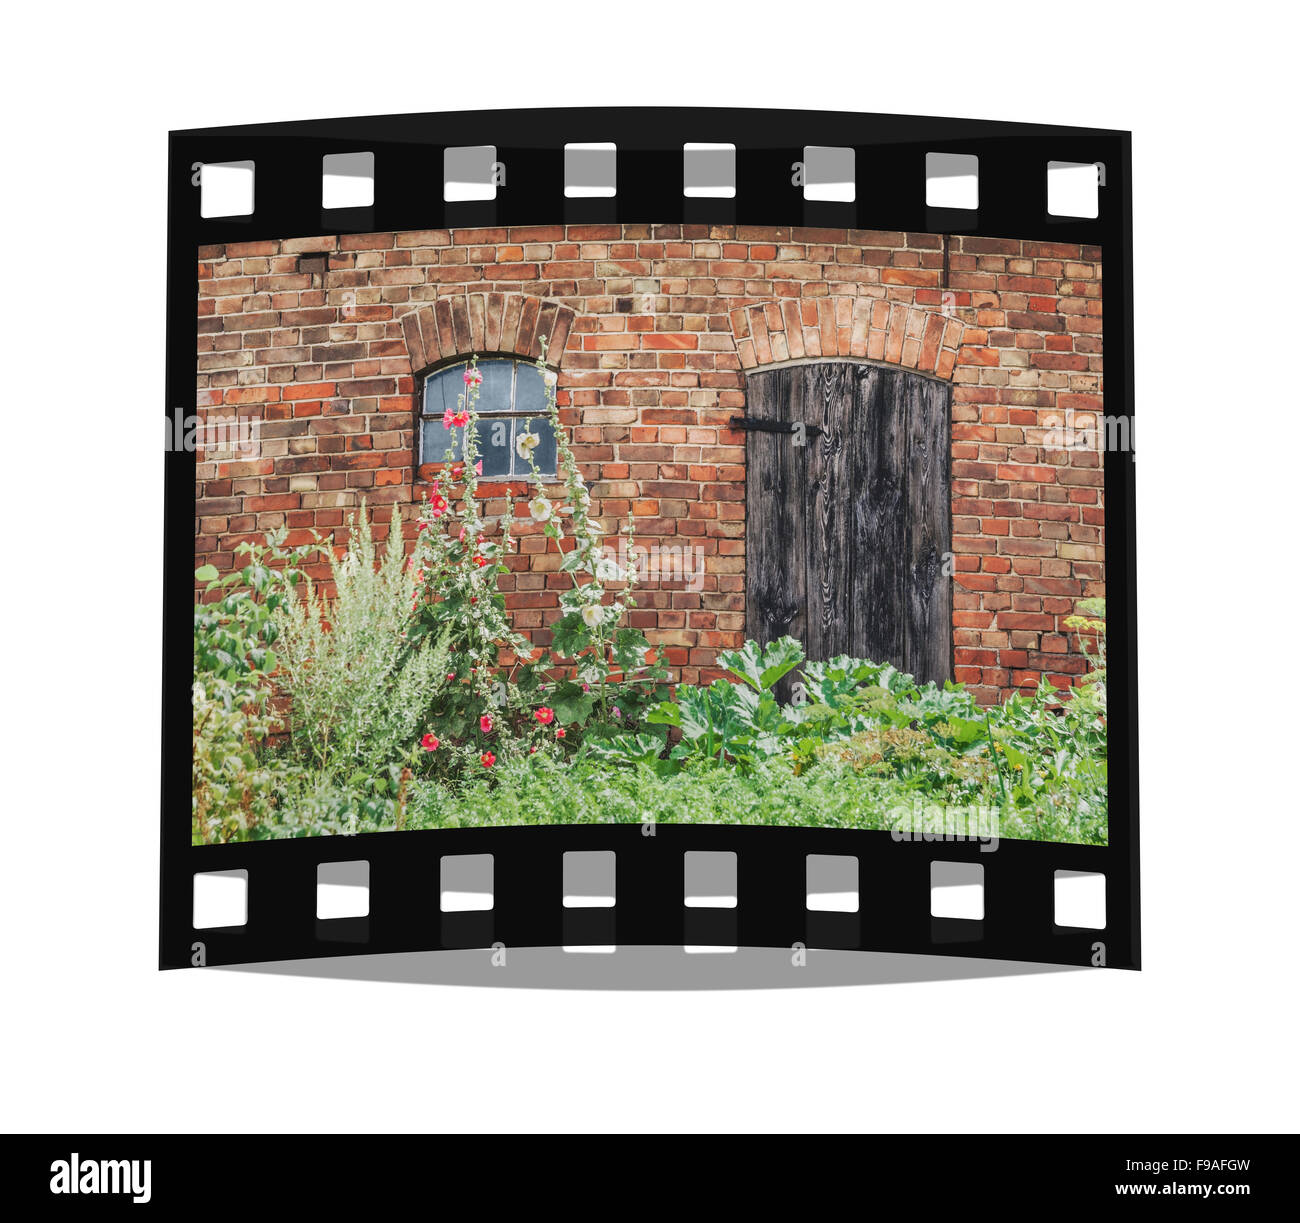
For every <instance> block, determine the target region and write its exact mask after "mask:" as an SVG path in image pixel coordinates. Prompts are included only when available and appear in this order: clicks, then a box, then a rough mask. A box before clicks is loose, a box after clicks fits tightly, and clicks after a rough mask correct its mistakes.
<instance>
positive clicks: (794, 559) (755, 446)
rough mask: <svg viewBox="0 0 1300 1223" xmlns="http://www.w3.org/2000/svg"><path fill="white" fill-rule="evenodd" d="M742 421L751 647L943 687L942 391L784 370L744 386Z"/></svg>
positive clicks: (946, 438) (821, 367) (948, 671)
mask: <svg viewBox="0 0 1300 1223" xmlns="http://www.w3.org/2000/svg"><path fill="white" fill-rule="evenodd" d="M746 421H747V422H748V429H747V436H746V443H745V456H746V457H745V461H746V477H745V480H746V484H745V508H746V525H745V554H746V560H745V572H746V581H745V601H746V622H747V632H748V634H749V636H751V637H753V638H754V639H755V640H756V641H759V642H764V643H765V642H768V641H771V640H773V639H774V638H777V637H780V636H782V635H785V634H789V635H790V636H792V637H795V638H797V639H798V640H799V641H801V642H802V643H803V646H804V649H805V650H806V651H807V654H808V657H809V658H811V659H826V658H831V657H834V656H835V655H837V654H848V655H851V656H853V657H856V658H870V659H873V660H874V661H877V662H891V663H893V664H894V665H895V666H896V667H899V668H900V669H901V670H904V671H907V672H910V673H911V674H913V675H915V676H916V677H917V679H919V680H921V681H926V680H936V681H939V682H942V681H943V680H946V679H950V678H951V677H952V577H951V569H950V566H948V565H946V564H945V561H946V560H947V559H948V557H949V556H950V554H951V549H952V501H951V493H950V481H949V470H950V456H951V448H950V447H951V443H950V437H951V434H950V426H949V389H948V386H947V385H946V384H945V383H942V382H938V381H936V380H934V379H932V378H923V377H921V376H920V375H919V374H913V373H909V372H907V371H904V370H894V369H883V368H881V367H879V366H874V365H854V364H851V363H848V362H841V361H820V362H815V363H811V364H807V365H795V366H787V367H785V368H783V369H776V370H768V371H765V372H761V373H757V374H751V375H750V376H749V379H748V391H747V406H746ZM764 426H767V427H766V428H765V427H764ZM774 427H775V428H776V429H782V430H784V431H773V428H774Z"/></svg>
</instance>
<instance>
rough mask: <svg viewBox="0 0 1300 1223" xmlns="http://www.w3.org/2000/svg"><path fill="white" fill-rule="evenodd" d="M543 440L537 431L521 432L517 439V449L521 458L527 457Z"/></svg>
mask: <svg viewBox="0 0 1300 1223" xmlns="http://www.w3.org/2000/svg"><path fill="white" fill-rule="evenodd" d="M541 441H542V439H541V438H540V437H539V436H538V435H537V434H536V433H521V434H520V435H519V436H518V438H516V439H515V449H516V450H517V451H519V457H520V458H521V459H526V458H528V456H529V455H531V454H532V453H533V451H534V450H536V449H537V447H538V446H539V445H541Z"/></svg>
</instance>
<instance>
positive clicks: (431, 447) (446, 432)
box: [420, 416, 463, 463]
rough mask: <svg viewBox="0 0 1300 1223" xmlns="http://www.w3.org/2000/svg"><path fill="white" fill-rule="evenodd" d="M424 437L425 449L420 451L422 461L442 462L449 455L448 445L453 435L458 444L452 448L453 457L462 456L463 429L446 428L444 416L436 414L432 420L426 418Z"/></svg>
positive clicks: (423, 425) (423, 426)
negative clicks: (461, 439) (444, 426)
mask: <svg viewBox="0 0 1300 1223" xmlns="http://www.w3.org/2000/svg"><path fill="white" fill-rule="evenodd" d="M422 428H423V433H424V439H423V449H422V450H421V451H420V462H421V463H441V462H443V461H444V460H445V459H446V457H447V446H448V445H449V443H450V442H451V439H452V435H453V434H454V435H455V437H456V445H455V447H454V448H453V450H452V455H451V457H452V458H453V459H458V458H460V454H461V444H460V435H461V433H462V432H463V430H461V429H445V428H443V424H442V417H441V416H436V417H434V418H433V419H432V420H426V421H424V422H423V424H422Z"/></svg>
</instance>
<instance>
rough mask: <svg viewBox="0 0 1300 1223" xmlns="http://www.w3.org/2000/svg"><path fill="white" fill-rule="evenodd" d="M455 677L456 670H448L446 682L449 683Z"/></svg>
mask: <svg viewBox="0 0 1300 1223" xmlns="http://www.w3.org/2000/svg"><path fill="white" fill-rule="evenodd" d="M455 678H456V672H455V671H448V672H447V682H448V683H451V681H452V680H454V679H455Z"/></svg>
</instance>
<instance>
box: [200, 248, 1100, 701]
mask: <svg viewBox="0 0 1300 1223" xmlns="http://www.w3.org/2000/svg"><path fill="white" fill-rule="evenodd" d="M543 333H545V334H548V335H550V336H551V337H553V341H552V348H551V352H550V357H551V358H552V359H553V360H557V361H558V363H559V366H560V377H559V401H560V405H561V409H562V415H563V418H564V420H565V421H566V423H567V424H568V425H569V426H570V427H571V428H572V430H573V436H574V441H575V452H576V454H577V457H578V460H579V462H580V464H581V466H582V467H583V470H584V472H585V474H586V476H587V479H588V481H589V482H590V483H591V486H592V495H593V501H594V506H595V510H596V512H597V513H598V515H600V516H602V517H604V519H605V520H606V524H607V525H610V521H611V520H612V519H613V518H619V519H622V518H625V517H626V516H627V515H628V514H629V513H630V514H632V515H633V516H634V518H635V519H636V523H637V535H638V539H639V540H640V541H641V542H643V543H654V542H659V541H662V542H664V543H666V544H668V545H670V546H671V545H677V546H680V545H682V544H689V545H691V546H697V547H698V548H699V549H701V550H702V554H703V557H704V579H703V589H702V590H698V591H690V590H687V589H684V588H683V584H682V583H680V582H679V583H675V584H673V583H667V584H665V585H663V586H656V585H653V584H651V585H649V586H647V587H646V588H644V589H643V590H642V591H641V592H640V593H639V595H638V599H639V602H640V608H639V610H638V611H637V612H636V613H635V615H636V617H637V620H638V621H639V622H640V624H641V626H642V627H644V628H645V629H646V631H647V634H648V635H649V636H650V637H651V640H652V641H654V642H656V643H657V644H659V645H660V646H661V647H662V648H663V649H664V650H666V652H667V656H668V658H669V661H670V662H671V663H672V665H673V666H674V668H675V669H676V670H677V671H678V673H679V674H680V675H681V677H682V678H684V679H687V680H698V679H700V678H701V677H703V678H706V679H707V678H709V677H710V676H711V675H712V674H714V672H713V671H712V669H711V668H712V664H713V663H714V660H715V657H716V654H717V652H718V651H719V650H720V649H726V648H729V647H731V646H734V645H737V644H739V643H740V642H741V641H742V640H743V638H744V635H745V605H744V604H745V601H744V587H745V577H744V563H745V559H744V540H745V522H744V516H745V493H744V479H745V444H744V440H745V439H744V435H743V434H741V433H735V432H732V431H731V430H729V429H728V427H727V422H728V420H729V419H730V417H731V416H733V415H736V414H740V413H742V412H743V410H744V404H745V375H746V372H747V371H749V370H753V369H759V368H763V367H765V366H767V365H770V364H774V363H779V362H782V361H788V360H801V359H802V360H806V359H810V358H815V357H853V358H859V359H866V360H873V361H881V362H885V363H889V364H894V365H899V366H902V367H905V368H909V369H915V370H919V371H921V372H923V373H926V374H928V375H930V376H932V377H938V378H942V379H945V380H948V381H950V382H951V383H952V419H953V437H952V459H953V462H952V477H953V483H952V514H953V550H954V563H955V568H956V576H955V581H956V590H955V597H954V626H953V643H954V657H955V663H956V677H957V679H959V680H961V681H963V682H965V683H967V684H968V685H971V686H972V687H973V688H974V690H975V691H976V693H977V694H978V695H979V696H980V698H981V699H984V700H993V699H998V698H1000V697H1001V696H1002V695H1004V694H1005V692H1006V691H1008V690H1009V689H1011V688H1014V687H1017V686H1024V685H1028V684H1034V683H1037V681H1038V677H1039V675H1040V674H1044V673H1045V674H1048V675H1050V676H1051V677H1053V679H1054V680H1055V681H1056V682H1059V683H1062V684H1064V683H1068V682H1070V680H1071V678H1072V677H1074V676H1077V675H1078V674H1079V673H1080V672H1081V671H1082V670H1083V660H1082V658H1081V657H1080V656H1079V655H1078V653H1077V651H1076V645H1077V643H1076V641H1075V640H1074V638H1073V636H1072V635H1070V634H1068V633H1067V631H1066V630H1065V628H1064V623H1063V622H1064V620H1065V618H1066V617H1067V616H1069V615H1070V614H1072V612H1073V610H1074V605H1075V603H1076V601H1077V600H1078V599H1079V598H1081V597H1091V596H1097V595H1102V594H1104V592H1105V591H1104V569H1103V546H1104V527H1103V492H1102V471H1101V459H1100V454H1099V452H1098V451H1097V450H1096V449H1095V448H1068V449H1054V448H1052V447H1051V446H1049V445H1048V444H1047V443H1049V442H1051V441H1053V438H1054V437H1055V436H1057V435H1056V434H1052V433H1050V432H1049V430H1050V429H1051V427H1052V426H1053V425H1054V424H1056V423H1058V422H1059V421H1064V420H1065V418H1066V417H1065V414H1066V412H1067V411H1069V412H1071V413H1073V414H1074V415H1073V416H1072V421H1073V424H1074V425H1075V426H1076V427H1077V428H1086V427H1087V426H1088V425H1089V423H1090V420H1091V417H1090V415H1089V414H1094V413H1099V412H1100V410H1101V381H1102V379H1101V251H1100V249H1098V248H1095V247H1082V248H1081V247H1079V246H1077V245H1069V244H1058V243H1043V242H1030V241H1019V240H1003V239H990V238H971V237H961V236H950V237H949V236H940V235H937V234H907V233H887V232H873V231H861V230H847V231H846V230H843V229H801V228H794V229H791V228H788V227H781V228H764V227H750V226H738V227H737V226H703V225H698V226H692V225H669V226H657V225H569V226H563V225H554V226H527V227H521V228H515V227H512V228H509V229H506V228H499V229H477V230H451V231H448V230H428V231H420V232H410V233H396V234H393V233H385V234H372V235H360V236H358V235H344V236H339V237H314V238H298V239H289V240H285V241H275V242H248V243H230V244H227V245H225V246H209V247H203V248H201V249H200V251H199V267H198V406H199V414H200V416H203V415H204V414H209V415H211V414H225V415H229V414H231V413H234V412H238V413H239V414H242V415H244V416H252V417H256V418H258V419H259V420H260V421H261V425H260V430H261V443H260V451H259V454H258V455H257V457H256V458H250V459H248V460H244V461H231V460H229V459H223V458H221V457H220V456H218V457H215V458H214V456H212V455H210V454H207V453H204V452H200V454H199V463H198V468H197V473H198V474H197V479H198V489H197V496H198V500H197V521H196V540H195V550H196V558H197V560H198V563H202V562H206V561H211V562H213V563H215V564H216V565H217V566H218V567H219V568H222V569H225V568H228V567H229V566H230V565H231V564H232V563H233V549H234V547H235V545H236V544H237V543H238V542H239V541H240V540H241V539H244V538H248V537H250V536H254V535H257V534H258V533H260V532H263V531H265V530H268V529H270V528H273V527H276V526H279V525H281V524H284V525H287V526H288V527H289V529H290V531H291V533H292V534H291V539H293V540H296V541H302V542H305V541H306V540H308V539H309V538H310V536H311V532H312V531H313V530H319V531H321V532H331V531H332V532H335V533H336V536H337V537H340V538H341V532H340V528H341V527H342V525H343V522H344V518H345V516H346V514H347V513H348V511H349V510H350V509H351V508H352V507H354V506H356V505H357V504H358V503H359V501H360V500H361V498H363V497H364V498H365V500H366V502H367V504H368V505H369V506H371V507H372V508H373V507H378V506H383V505H388V504H390V503H393V502H402V503H410V502H412V501H413V500H417V499H418V496H419V489H420V487H421V483H422V478H423V476H427V472H425V473H421V472H420V471H419V470H417V469H416V468H415V467H414V466H413V463H414V459H413V454H412V445H413V440H414V437H415V429H414V406H415V400H414V399H413V394H414V393H415V392H416V390H417V389H418V388H417V378H416V375H418V374H419V373H420V372H421V371H422V370H423V369H424V368H425V367H427V366H428V365H431V364H436V363H437V362H438V361H439V360H443V359H445V358H447V357H450V356H452V355H455V354H465V353H468V352H473V351H478V352H486V351H508V352H518V353H521V354H524V355H529V356H531V355H534V354H535V353H536V351H537V341H538V336H539V335H541V334H543ZM561 345H562V347H563V356H562V359H561V358H560V357H559V354H558V348H559V347H560V346H561ZM482 491H483V493H484V495H485V496H486V497H487V498H488V500H489V504H488V506H487V507H486V510H487V513H489V514H493V513H496V512H499V511H500V509H501V508H502V507H503V506H504V499H505V497H506V496H519V495H521V494H522V493H523V492H524V486H523V485H521V484H511V485H503V484H486V485H483V486H482ZM520 512H521V513H522V512H523V511H522V506H521V507H520ZM385 517H386V515H385ZM525 529H527V528H525ZM542 543H543V541H542V540H541V539H540V538H536V537H534V538H532V539H527V538H526V539H525V540H524V541H523V545H522V547H521V551H520V554H519V555H518V556H516V557H513V558H512V562H511V563H512V573H511V574H510V575H509V576H507V577H505V578H504V579H503V583H504V587H505V589H506V594H507V599H508V601H509V603H510V605H511V607H512V608H513V609H514V616H515V620H516V623H517V625H518V627H519V628H521V629H522V630H523V631H525V632H529V633H534V632H536V631H537V630H540V629H543V627H544V625H545V624H546V623H547V622H548V620H549V619H551V618H553V616H554V612H553V610H552V609H554V608H555V607H556V599H557V593H558V589H559V580H558V574H557V573H556V570H557V567H558V557H556V556H555V555H554V554H548V553H547V552H546V551H545V549H544V548H543V547H542Z"/></svg>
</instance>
